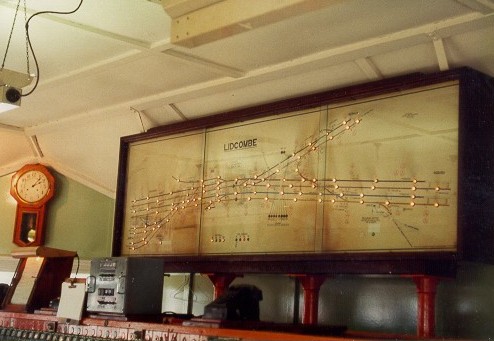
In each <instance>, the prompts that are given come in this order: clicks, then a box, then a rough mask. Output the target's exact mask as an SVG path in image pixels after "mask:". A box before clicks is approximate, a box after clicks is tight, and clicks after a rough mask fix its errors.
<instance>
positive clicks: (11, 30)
mask: <svg viewBox="0 0 494 341" xmlns="http://www.w3.org/2000/svg"><path fill="white" fill-rule="evenodd" d="M20 4H21V0H19V1H18V2H17V7H16V9H15V15H14V22H13V23H12V28H11V29H10V34H9V40H8V42H7V48H6V49H5V55H4V56H3V61H2V67H1V68H0V70H3V67H4V65H5V59H7V52H8V51H9V46H10V40H11V39H12V34H13V32H14V27H15V20H16V18H17V13H18V12H19V6H20Z"/></svg>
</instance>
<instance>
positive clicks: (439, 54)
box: [432, 37, 449, 71]
mask: <svg viewBox="0 0 494 341" xmlns="http://www.w3.org/2000/svg"><path fill="white" fill-rule="evenodd" d="M432 43H433V44H434V51H435V52H436V58H437V63H438V65H439V70H441V71H445V70H449V63H448V58H447V57H446V50H445V49H444V43H443V40H442V39H441V38H436V37H434V38H432Z"/></svg>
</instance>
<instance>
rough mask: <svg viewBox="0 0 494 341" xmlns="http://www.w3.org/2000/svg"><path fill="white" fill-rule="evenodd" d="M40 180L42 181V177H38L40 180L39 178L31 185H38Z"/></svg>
mask: <svg viewBox="0 0 494 341" xmlns="http://www.w3.org/2000/svg"><path fill="white" fill-rule="evenodd" d="M40 182H41V178H38V180H37V181H36V182H35V183H34V184H32V185H31V187H34V186H36V185H37V184H39V183H40Z"/></svg>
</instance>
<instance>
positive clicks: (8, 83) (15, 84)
mask: <svg viewBox="0 0 494 341" xmlns="http://www.w3.org/2000/svg"><path fill="white" fill-rule="evenodd" d="M82 2H83V0H80V2H79V5H77V7H76V8H75V9H74V10H72V11H68V12H59V11H40V12H36V13H34V14H33V15H31V16H30V17H29V19H27V15H26V1H25V0H24V18H26V22H25V25H24V26H25V29H26V66H27V73H21V72H17V71H12V70H8V69H5V68H4V65H5V60H6V59H7V53H8V51H9V46H10V41H11V38H12V34H13V32H14V27H15V21H16V18H17V12H18V10H19V7H20V3H21V0H19V1H18V3H17V7H16V12H15V16H14V21H13V23H12V28H11V30H10V35H9V39H8V42H7V48H6V49H5V55H4V57H3V62H2V64H1V66H0V113H2V112H5V111H8V110H12V109H15V108H17V107H19V106H20V105H21V98H22V97H24V96H28V95H30V94H32V93H33V92H34V90H35V89H36V87H37V86H38V82H39V65H38V60H37V59H36V55H35V54H34V50H33V47H32V45H31V39H30V38H29V22H30V21H31V19H33V18H34V17H35V16H38V15H41V14H72V13H75V12H76V11H78V10H79V8H80V7H81V5H82ZM29 51H31V52H32V55H33V59H34V63H35V65H36V71H37V72H36V82H35V84H34V86H33V88H32V89H30V90H29V91H28V92H27V93H25V94H22V88H23V87H25V86H27V85H29V84H31V81H32V80H33V78H34V75H33V76H31V75H30V72H29Z"/></svg>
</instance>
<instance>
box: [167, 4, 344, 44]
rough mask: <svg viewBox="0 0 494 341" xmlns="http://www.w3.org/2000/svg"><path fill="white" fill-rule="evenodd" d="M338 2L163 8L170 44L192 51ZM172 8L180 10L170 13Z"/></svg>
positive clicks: (200, 5) (168, 6)
mask: <svg viewBox="0 0 494 341" xmlns="http://www.w3.org/2000/svg"><path fill="white" fill-rule="evenodd" d="M337 1H338V0H333V1H328V0H283V1H268V0H262V1H255V2H254V4H253V2H252V1H245V0H223V1H217V0H168V1H164V2H163V8H164V9H165V11H167V12H168V14H169V15H170V16H171V17H172V21H171V33H170V39H171V42H172V43H173V44H176V45H180V46H184V47H195V46H200V45H204V44H207V43H211V42H213V41H217V40H220V39H224V38H227V37H230V36H233V35H235V34H238V33H242V32H245V31H249V30H252V29H256V28H259V27H262V26H266V25H269V24H273V23H276V22H280V21H282V20H284V19H287V18H290V17H294V16H299V15H302V14H304V13H307V12H310V11H314V10H316V9H320V8H323V7H327V6H330V5H333V4H335V3H336V2H337ZM173 4H175V7H179V6H180V7H182V8H183V9H182V10H181V11H176V12H172V9H173V6H171V5H173ZM187 7H188V8H187Z"/></svg>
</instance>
